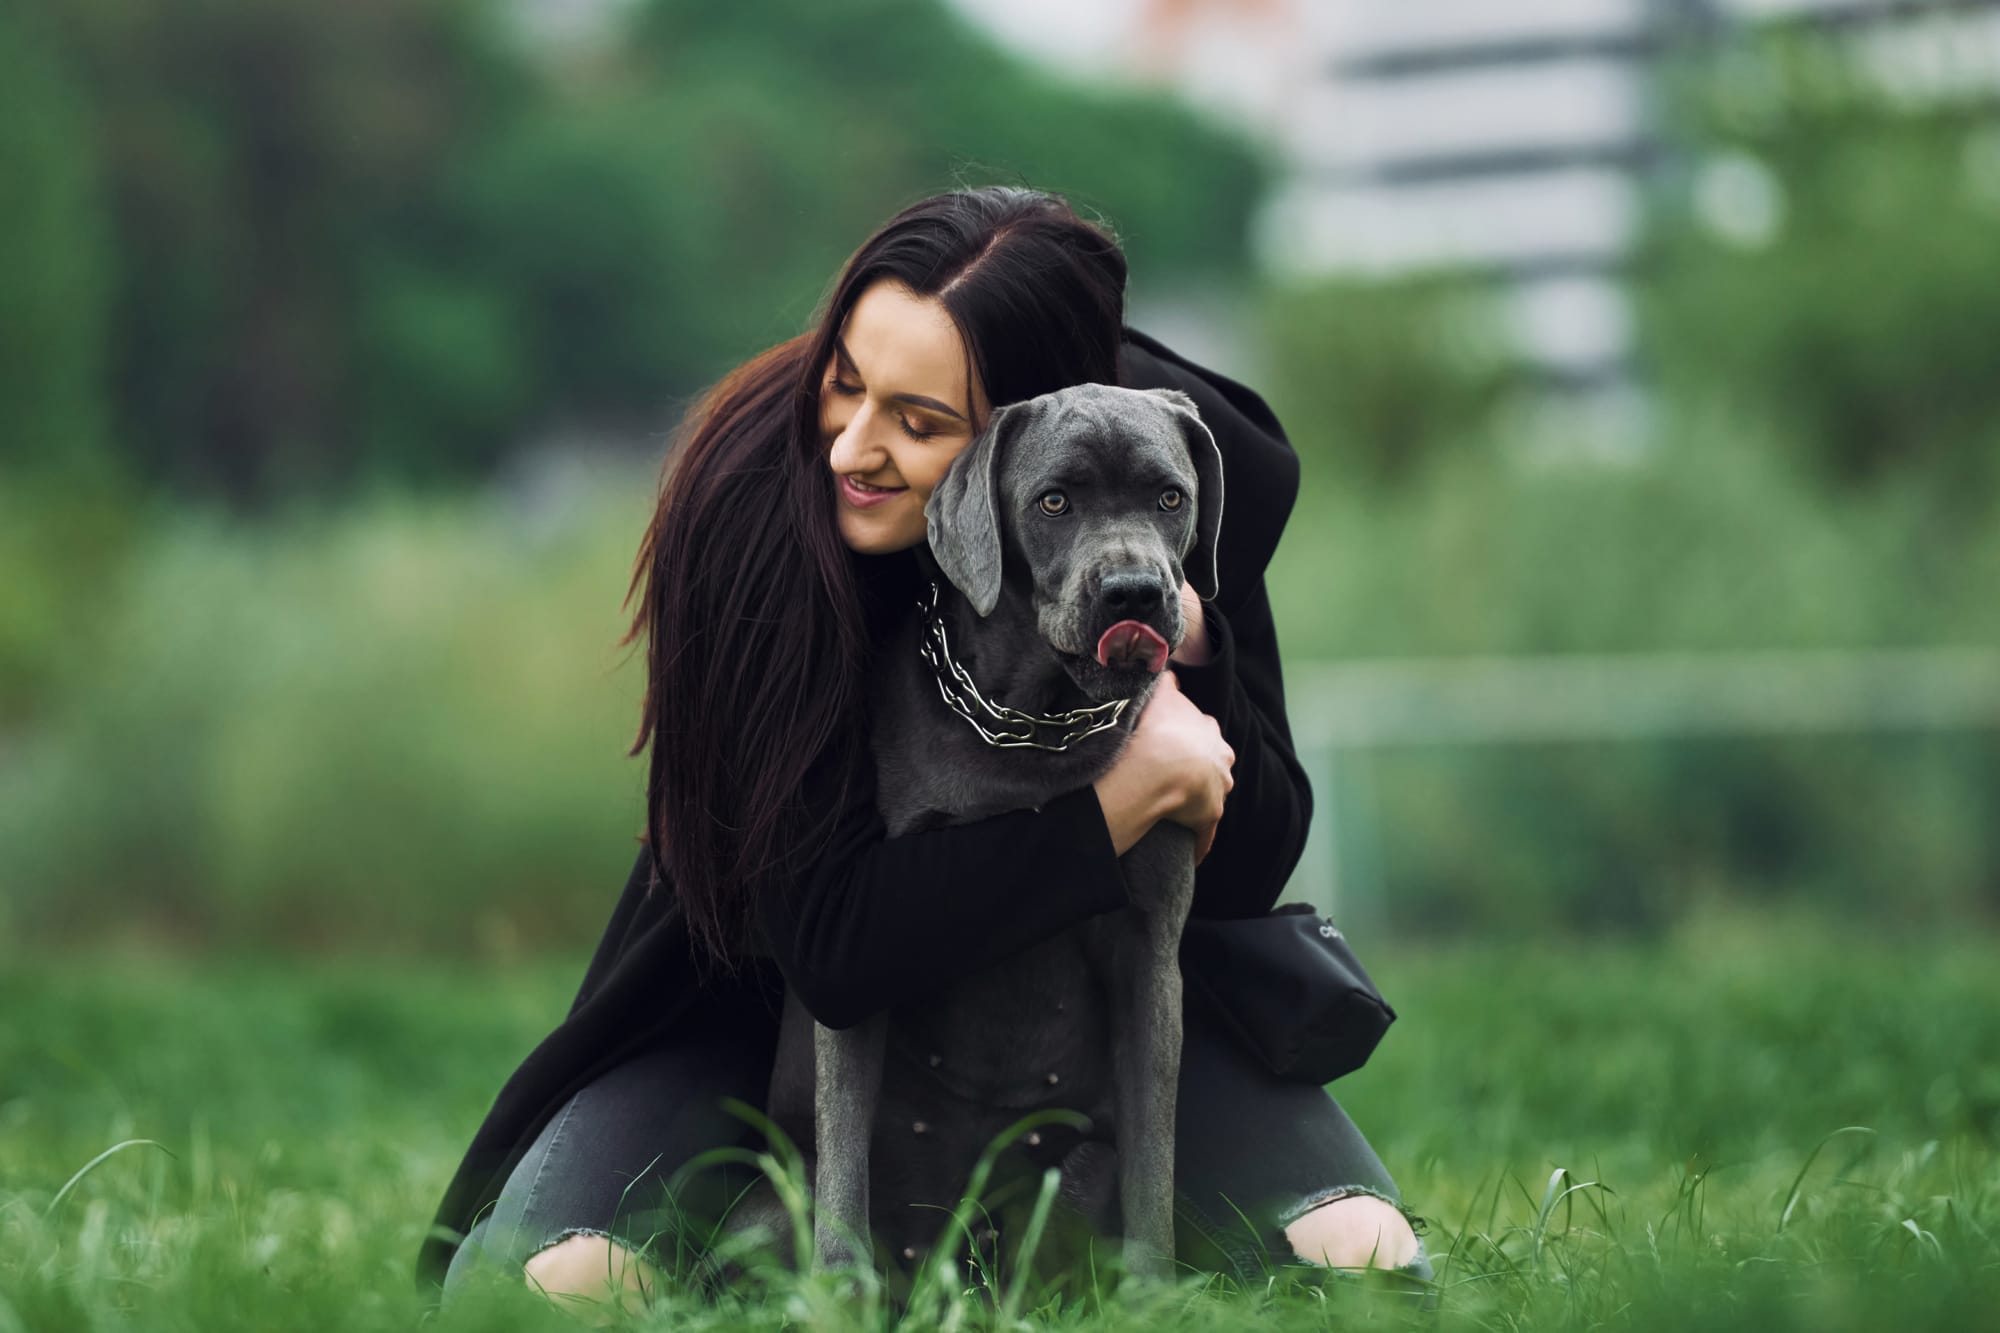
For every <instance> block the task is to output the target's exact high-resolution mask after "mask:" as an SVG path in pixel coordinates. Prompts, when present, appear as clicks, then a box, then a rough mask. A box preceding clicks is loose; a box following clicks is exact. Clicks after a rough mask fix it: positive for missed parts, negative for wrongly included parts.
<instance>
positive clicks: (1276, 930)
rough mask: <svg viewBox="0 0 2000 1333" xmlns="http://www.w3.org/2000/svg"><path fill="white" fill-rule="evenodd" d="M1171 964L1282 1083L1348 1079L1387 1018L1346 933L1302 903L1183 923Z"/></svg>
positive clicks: (1390, 1012) (1391, 1016)
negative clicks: (1176, 961) (1176, 954)
mask: <svg viewBox="0 0 2000 1333" xmlns="http://www.w3.org/2000/svg"><path fill="white" fill-rule="evenodd" d="M1180 958H1181V978H1182V980H1183V981H1184V982H1185V983H1186V985H1187V987H1188V988H1189V989H1190V990H1192V991H1194V992H1196V993H1198V994H1200V995H1203V996H1205V997H1206V998H1207V999H1208V1001H1209V1002H1210V1003H1211V1004H1212V1005H1213V1006H1214V1009H1215V1012H1216V1013H1218V1014H1219V1015H1220V1016H1221V1017H1222V1019H1223V1021H1224V1022H1225V1023H1226V1024H1227V1025H1228V1026H1229V1028H1230V1029H1231V1030H1233V1031H1234V1032H1235V1033H1236V1035H1237V1036H1238V1037H1239V1038H1240V1039H1241V1040H1242V1041H1243V1043H1244V1045H1246V1046H1248V1047H1249V1048H1250V1050H1252V1051H1253V1052H1255V1053H1256V1055H1257V1057H1258V1058H1259V1059H1260V1060H1262V1061H1263V1062H1264V1064H1265V1065H1267V1066H1268V1067H1269V1068H1270V1070H1271V1072H1272V1073H1274V1074H1277V1075H1279V1076H1281V1077H1283V1078H1286V1079H1292V1080H1296V1081H1299V1082H1307V1083H1318V1084H1326V1083H1331V1082H1333V1080H1335V1079H1337V1078H1339V1077H1340V1076H1341V1075H1343V1074H1351V1073H1353V1072H1354V1071H1355V1070H1357V1069H1359V1068H1361V1066H1362V1065H1364V1064H1366V1063H1367V1061H1368V1057H1369V1056H1370V1055H1371V1054H1373V1053H1374V1050H1375V1046H1376V1044H1377V1043H1378V1042H1380V1041H1381V1040H1382V1034H1383V1033H1384V1032H1387V1031H1388V1030H1389V1024H1391V1023H1393V1022H1395V1021H1396V1011H1395V1010H1394V1009H1391V1008H1390V1007H1389V1003H1388V1001H1386V1000H1384V999H1383V998H1382V995H1381V993H1380V992H1379V991H1377V990H1376V989H1375V983H1374V982H1373V981H1371V980H1369V978H1368V973H1367V972H1366V971H1365V970H1364V969H1363V968H1362V966H1361V960H1360V959H1358V958H1356V957H1355V956H1354V951H1353V950H1352V949H1350V948H1348V947H1347V937H1346V936H1344V935H1342V934H1341V933H1340V930H1339V928H1338V927H1336V926H1335V925H1334V924H1333V922H1331V921H1329V920H1326V919H1325V918H1323V917H1321V916H1320V915H1319V914H1318V913H1317V912H1316V911H1314V910H1313V907H1312V905H1311V904H1310V903H1283V904H1281V905H1279V906H1277V907H1274V908H1272V909H1271V911H1270V913H1269V914H1268V915H1266V916H1258V917H1249V918H1246V919H1243V920H1237V921H1218V920H1211V919H1209V918H1206V917H1189V918H1188V921H1187V925H1186V926H1185V927H1184V928H1183V929H1182V931H1181V948H1180Z"/></svg>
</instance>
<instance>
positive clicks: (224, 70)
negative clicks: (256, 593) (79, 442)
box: [30, 0, 525, 497]
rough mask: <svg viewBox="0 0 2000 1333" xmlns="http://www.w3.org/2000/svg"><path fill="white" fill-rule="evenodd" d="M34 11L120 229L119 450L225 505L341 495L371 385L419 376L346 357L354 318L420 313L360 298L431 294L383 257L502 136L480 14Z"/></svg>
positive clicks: (375, 3) (75, 1) (498, 56)
mask: <svg viewBox="0 0 2000 1333" xmlns="http://www.w3.org/2000/svg"><path fill="white" fill-rule="evenodd" d="M30 3H37V4H39V5H40V6H41V7H43V8H44V9H46V10H47V11H48V13H49V15H50V17H51V18H52V19H53V20H54V21H55V23H56V24H58V25H59V28H60V31H61V32H62V33H63V36H64V46H65V49H66V54H67V58H68V61H69V63H70V65H71V68H72V69H73V70H74V71H75V73H76V75H77V76H78V78H79V79H80V81H81V82H82V84H83V85H84V86H85V87H86V88H87V89H88V90H89V94H90V96H91V98H92V101H93V103H94V111H95V113H96V115H95V118H96V128H97V131H98V136H99V143H98V152H99V154H100V156H101V160H102V162H103V164H104V169H105V173H106V176H107V179H108V182H109V185H110V189H111V194H112V199H113V203H114V207H115V209H116V216H117V227H118V241H119V249H120V257H121V259H122V261H123V262H122V271H121V273H120V274H119V282H120V285H119V291H118V296H117V303H116V311H117V318H116V320H115V321H114V324H113V330H112V337H111V347H110V363H111V366H112V375H113V381H112V382H113V390H114V403H115V409H116V415H117V423H116V425H117V437H118V439H119V442H120V445H121V447H122V448H123V449H125V450H127V451H129V452H130V453H131V454H133V455H134V456H136V457H137V458H139V459H140V460H141V461H142V462H143V464H144V465H145V466H146V468H147V470H148V471H150V472H152V473H153V474H155V475H159V476H164V477H170V478H173V479H174V480H175V481H177V482H180V483H182V484H184V485H185V486H187V487H189V488H192V489H197V490H203V491H213V492H221V493H224V494H228V495H231V496H235V497H250V496H256V495H263V494H268V493H271V492H273V491H277V490H281V489H289V488H298V487H304V486H307V485H311V484H316V483H320V482H325V481H328V480H333V479H340V478H344V477H346V476H347V475H349V474H350V473H351V471H352V470H353V450H352V440H353V437H354V432H355V431H356V430H357V428H358V427H360V426H361V425H362V424H364V423H365V422H366V420H367V415H366V404H367V402H368V395H366V394H365V393H357V380H358V379H360V378H361V376H362V374H363V372H364V370H368V371H374V370H381V369H383V367H382V365H381V362H382V361H383V360H384V359H385V358H387V359H389V360H390V361H391V365H390V367H389V369H391V370H401V371H403V372H405V373H404V378H405V380H407V381H418V380H425V379H427V378H428V377H429V374H428V373H429V371H430V369H431V367H429V366H428V365H417V366H408V365H398V364H396V363H395V362H394V358H395V357H396V356H397V355H398V354H399V353H400V354H402V355H403V356H404V357H405V358H407V357H408V356H409V355H410V354H411V352H412V347H411V340H409V339H407V338H406V339H403V340H401V341H400V342H398V341H396V340H394V339H391V340H390V342H389V347H388V350H387V351H386V352H383V353H380V354H377V355H375V356H373V357H371V358H370V359H368V360H366V361H364V360H363V359H362V358H360V357H359V356H358V355H357V352H358V346H357V344H359V343H360V342H361V341H362V335H363V333H364V331H365V332H367V333H370V334H372V333H375V332H376V331H377V330H376V328H374V327H371V321H369V320H365V319H363V318H362V317H361V314H362V312H363V311H367V310H370V309H371V308H372V307H373V306H374V305H375V304H376V303H377V302H382V303H386V304H388V305H389V306H391V307H392V308H395V309H403V308H405V307H407V305H409V304H411V303H412V301H410V300H405V301H402V302H400V303H399V302H398V301H397V299H396V298H394V297H384V296H382V295H381V294H380V292H379V290H371V288H370V282H371V281H375V282H380V281H382V280H384V279H391V280H393V279H405V280H410V281H412V282H413V284H414V285H415V286H417V288H418V290H419V293H420V295H419V296H418V297H416V298H414V302H415V303H418V304H421V301H422V298H423V296H424V295H429V294H430V293H431V292H433V291H434V290H435V284H432V285H431V286H429V287H426V286H425V285H424V283H423V277H424V276H425V275H423V274H422V273H421V272H418V271H416V270H420V269H421V265H417V264H406V265H401V266H399V265H396V264H393V263H390V262H388V261H387V256H386V255H385V252H388V254H391V255H392V254H394V252H396V251H397V250H399V249H400V248H401V247H402V246H403V244H404V242H405V238H406V237H410V236H416V235H421V234H422V232H423V230H424V228H425V226H426V224H427V223H429V222H430V221H431V215H432V214H433V213H434V212H435V210H436V204H435V202H434V198H435V195H436V192H437V186H438V181H439V179H440V177H441V176H442V174H443V168H444V167H445V165H446V164H447V163H449V162H450V161H451V160H452V159H453V158H455V157H456V156H458V155H460V154H462V153H464V152H465V151H466V150H467V148H468V146H469V145H470V144H472V143H474V142H476V141H478V140H479V139H481V138H482V137H486V136H490V135H492V134H493V133H496V132H497V131H498V129H499V126H500V123H501V122H502V120H503V119H504V118H505V116H506V114H507V113H508V111H509V110H510V109H512V108H513V107H515V106H517V105H518V103H519V100H520V92H521V90H522V88H523V87H524V84H525V80H524V77H523V75H522V74H521V73H520V72H519V71H518V70H515V69H513V68H511V67H510V64H509V59H508V58H507V57H505V56H504V55H503V54H502V52H501V48H500V46H499V45H498V43H497V42H496V41H495V40H494V38H493V34H492V33H491V31H490V30H489V28H490V25H489V24H488V23H487V21H486V14H485V11H486V10H487V9H488V8H489V7H488V6H484V5H480V4H475V3H471V2H470V0H351V2H350V3H344V4H339V5H321V4H315V3H311V0H188V2H187V3H182V4H177V5H173V6H148V5H128V4H125V3H123V0H61V3H57V2H56V0H30ZM418 350H419V351H420V354H423V355H429V354H431V352H432V349H430V348H428V347H425V348H422V349H418ZM447 355H449V353H447ZM452 387H453V386H452V385H451V383H450V382H449V380H448V378H447V385H446V387H445V389H443V390H442V391H437V390H434V391H433V395H432V396H433V397H435V396H436V395H437V393H438V392H443V393H447V394H448V393H450V392H451V389H452ZM419 406H420V408H422V407H427V406H429V404H428V403H420V404H419ZM486 424H489V425H493V426H497V425H498V424H499V423H498V420H497V419H494V420H490V421H488V422H487V423H486ZM444 443H445V447H446V448H450V447H451V445H452V444H455V443H459V442H457V441H446V442H444Z"/></svg>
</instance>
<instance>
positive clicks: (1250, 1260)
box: [444, 998, 1432, 1302]
mask: <svg viewBox="0 0 2000 1333" xmlns="http://www.w3.org/2000/svg"><path fill="white" fill-rule="evenodd" d="M770 1073H771V1071H770V1065H769V1054H768V1052H766V1051H763V1050H760V1049H754V1048H746V1047H744V1046H743V1045H741V1044H740V1043H736V1042H733V1041H731V1040H729V1039H727V1038H725V1037H723V1036H721V1035H710V1036H707V1037H704V1036H703V1035H701V1030H700V1028H699V1026H698V1025H697V1030H696V1033H695V1035H693V1036H692V1037H691V1038H687V1039H684V1040H678V1041H676V1043H675V1044H674V1045H672V1046H668V1047H660V1048H656V1049H652V1050H648V1051H646V1052H644V1053H642V1054H640V1055H639V1056H636V1057H635V1058H633V1059H631V1060H629V1061H627V1062H625V1063H624V1064H621V1065H618V1066H617V1067H615V1068H613V1069H611V1070H610V1071H609V1072H607V1073H605V1074H604V1075H603V1076H601V1077H599V1078H598V1079H596V1080H595V1081H594V1082H592V1083H590V1084H589V1085H587V1086H586V1087H584V1088H583V1089H582V1090H581V1091H579V1092H578V1093H577V1094H576V1095H575V1096H574V1097H572V1098H571V1099H570V1100H569V1102H568V1103H567V1104H566V1105H564V1106H563V1108H562V1109H561V1110H560V1111H558V1112H557V1113H556V1114H555V1116H554V1117H553V1118H552V1119H551V1120H550V1121H549V1122H548V1124H547V1125H545V1126H544V1127H543V1129H542V1132H541V1134H540V1135H539V1136H538V1137H537V1138H536V1140H535V1142H534V1144H533V1145H532V1146H531V1147H530V1148H529V1150H528V1152H527V1154H526V1155H525V1156H523V1157H522V1159H521V1161H520V1163H519V1165H517V1166H516V1167H515V1168H514V1171H513V1173H512V1174H511V1175H510V1176H509V1177H508V1178H507V1181H506V1183H505V1185H504V1186H503V1188H502V1189H501V1192H500V1196H499V1199H498V1201H497V1203H496V1204H495V1205H494V1207H493V1208H492V1210H491V1211H490V1212H489V1213H487V1214H486V1215H485V1216H484V1217H482V1218H481V1219H479V1221H478V1222H477V1223H475V1225H474V1226H473V1228H472V1231H471V1234H470V1235H469V1236H468V1237H467V1238H466V1240H465V1242H464V1243H463V1244H462V1245H461V1246H460V1247H459V1250H458V1253H457V1254H456V1256H454V1258H453V1259H452V1262H451V1267H450V1269H449V1270H448V1272H447V1273H446V1276H445V1283H444V1299H445V1300H446V1301H447V1302H449V1301H450V1299H451V1296H452V1294H453V1292H454V1290H455V1289H456V1288H457V1287H458V1286H459V1285H460V1284H461V1283H462V1282H463V1281H464V1279H465V1277H466V1275H467V1274H468V1273H469V1272H471V1271H472V1270H473V1269H474V1268H475V1267H477V1266H479V1265H482V1264H499V1265H501V1266H503V1268H505V1269H511V1270H513V1271H515V1272H518V1271H519V1268H520V1266H521V1265H522V1263H523V1262H524V1261H525V1260H526V1259H527V1258H528V1257H529V1256H531V1255H533V1254H534V1253H535V1252H537V1251H538V1250H541V1249H543V1248H545V1247H547V1246H549V1245H553V1244H555V1243H556V1242H558V1241H561V1240H564V1239H567V1238H568V1237H570V1236H573V1235H578V1234H591V1235H602V1236H608V1237H611V1238H613V1239H616V1240H618V1241H620V1242H621V1243H623V1244H624V1245H626V1246H627V1247H629V1248H631V1249H633V1250H636V1251H639V1252H642V1253H645V1254H646V1255H647V1257H648V1258H649V1259H650V1260H652V1261H653V1262H655V1263H658V1264H660V1265H661V1266H663V1267H664V1268H666V1269H668V1270H669V1271H674V1270H675V1269H676V1268H678V1267H679V1266H680V1265H679V1264H678V1263H677V1258H681V1257H686V1256H687V1255H689V1254H692V1253H693V1252H696V1251H698V1250H699V1249H700V1246H701V1244H702V1242H703V1241H704V1240H705V1239H706V1238H707V1237H708V1235H709V1229H710V1228H711V1227H712V1226H713V1225H714V1224H715V1223H716V1222H717V1221H718V1220H719V1219H721V1218H722V1216H723V1215H724V1214H725V1213H726V1212H727V1210H728V1208H729V1206H730V1204H731V1203H732V1202H733V1201H734V1200H735V1199H736V1198H737V1197H738V1195H739V1194H740V1193H741V1191H742V1190H743V1189H744V1187H745V1186H746V1185H747V1184H748V1183H750V1181H751V1180H753V1179H754V1175H753V1174H752V1173H751V1172H750V1171H749V1170H748V1168H745V1167H741V1166H738V1165H735V1164H723V1165H720V1166H715V1167H711V1168H709V1169H706V1170H703V1171H699V1172H696V1173H694V1174H692V1175H691V1176H690V1178H689V1179H688V1180H687V1181H685V1182H683V1184H682V1186H681V1189H680V1191H679V1193H678V1194H677V1195H674V1196H671V1197H670V1196H669V1195H668V1193H667V1189H666V1186H667V1181H668V1178H669V1177H670V1176H672V1175H673V1173H674V1171H675V1169H676V1168H677V1167H679V1166H680V1165H681V1164H682V1163H683V1162H685V1161H687V1160H688V1159H689V1158H691V1157H693V1156H694V1155H695V1154H697V1153H699V1152H702V1151H704V1150H706V1149H709V1148H715V1147H720V1146H724V1145H731V1144H737V1145H742V1146H748V1147H761V1146H762V1143H761V1136H760V1135H759V1134H758V1133H757V1132H756V1131H754V1130H753V1129H751V1128H750V1126H748V1125H747V1124H745V1123H744V1122H743V1121H741V1120H739V1119H737V1118H735V1117H734V1116H731V1115H729V1114H728V1113H727V1112H725V1111H724V1110H723V1109H722V1108H721V1105H720V1103H721V1100H722V1099H723V1098H725V1097H734V1098H737V1099H739V1100H741V1101H744V1102H747V1103H749V1104H750V1105H752V1106H762V1105H763V1104H764V1098H765V1095H766V1090H767V1088H766V1085H767V1084H768V1082H769V1080H770ZM1352 1194H1367V1195H1372V1196H1374V1197H1376V1198H1380V1199H1383V1200H1385V1201H1386V1202H1389V1203H1391V1204H1394V1205H1395V1206H1396V1207H1397V1208H1398V1210H1399V1211H1401V1212H1402V1213H1403V1215H1404V1217H1405V1218H1407V1219H1408V1220H1409V1221H1410V1224H1411V1226H1412V1228H1413V1229H1414V1230H1416V1231H1417V1232H1418V1234H1419V1237H1420V1238H1419V1240H1418V1251H1417V1256H1416V1258H1415V1259H1414V1260H1413V1261H1412V1262H1411V1263H1409V1264H1408V1265H1406V1266H1405V1267H1404V1268H1403V1269H1402V1270H1400V1271H1401V1272H1402V1273H1404V1274H1406V1275H1407V1276H1409V1277H1411V1278H1415V1279H1418V1280H1420V1281H1423V1282H1428V1281H1429V1280H1430V1279H1431V1276H1432V1274H1431V1265H1430V1261H1429V1259H1428V1257H1427V1256H1426V1255H1425V1254H1424V1252H1423V1242H1422V1240H1421V1235H1422V1232H1423V1229H1424V1222H1423V1219H1422V1218H1420V1217H1418V1216H1417V1215H1416V1214H1414V1213H1412V1212H1410V1211H1409V1210H1408V1209H1405V1208H1403V1206H1402V1204H1401V1202H1400V1200H1399V1196H1398V1195H1397V1192H1396V1186H1395V1183H1394V1182H1393V1181H1392V1180H1391V1179H1390V1178H1389V1173H1388V1171H1387V1170H1386V1169H1384V1167H1383V1165H1382V1162H1381V1159H1380V1158H1378V1157H1377V1156H1376V1155H1375V1152H1374V1150H1373V1149H1372V1148H1370V1147H1369V1146H1368V1141H1367V1140H1366V1139H1365V1138H1363V1137H1362V1135H1361V1131H1360V1130H1358V1129H1357V1128H1355V1125H1354V1122H1353V1121H1352V1120H1350V1119H1348V1117H1347V1114H1346V1112H1344V1111H1342V1110H1341V1109H1340V1106H1339V1105H1338V1104H1337V1103H1336V1102H1335V1101H1334V1100H1333V1098H1332V1097H1331V1096H1329V1095H1328V1094H1327V1092H1326V1091H1325V1090H1324V1089H1322V1088H1318V1087H1315V1086H1312V1085H1311V1084H1306V1083H1294V1082H1287V1081H1285V1080H1282V1079H1278V1078H1275V1077H1273V1076H1272V1075H1271V1073H1270V1072H1269V1071H1268V1070H1266V1069H1265V1068H1264V1067H1263V1066H1262V1065H1260V1064H1258V1063H1257V1062H1256V1060H1255V1057H1253V1056H1252V1055H1251V1054H1250V1053H1249V1052H1247V1051H1245V1050H1243V1049H1242V1047H1241V1045H1240V1043H1238V1042H1237V1041H1236V1040H1235V1039H1234V1038H1233V1037H1231V1036H1230V1035H1229V1034H1228V1032H1227V1031H1226V1030H1225V1029H1223V1028H1222V1027H1221V1026H1220V1025H1219V1024H1218V1023H1217V1021H1216V1020H1215V1019H1214V1017H1213V1016H1211V1015H1210V1014H1209V1012H1208V1011H1207V1008H1206V1002H1205V1001H1202V1000H1200V999H1198V998H1190V999H1189V1001H1188V1002H1187V1009H1186V1024H1185V1029H1184V1036H1183V1045H1182V1051H1181V1073H1180V1082H1179V1100H1178V1104H1177V1108H1176V1128H1175V1143H1174V1196H1175V1209H1174V1211H1175V1248H1176V1254H1177V1257H1178V1259H1179V1260H1180V1261H1181V1262H1182V1263H1184V1264H1191V1265H1193V1266H1195V1267H1197V1268H1201V1269H1207V1270H1210V1271H1220V1272H1225V1273H1230V1274H1233V1275H1234V1276H1236V1277H1237V1278H1238V1279H1239V1280H1242V1281H1245V1282H1246V1283H1247V1282H1250V1281H1253V1280H1258V1281H1260V1280H1261V1279H1262V1277H1263V1275H1264V1273H1265V1270H1266V1269H1267V1268H1275V1267H1277V1266H1279V1265H1282V1264H1286V1263H1296V1262H1297V1257H1296V1256H1295V1255H1294V1254H1293V1251H1292V1248H1291V1245H1290V1244H1289V1242H1288V1241H1287V1240H1286V1238H1285V1234H1284V1228H1285V1226H1286V1224H1288V1223H1290V1222H1291V1221H1293V1220H1294V1219H1296V1218H1298V1217H1300V1216H1302V1215H1303V1214H1305V1213H1307V1212H1310V1211H1311V1210H1312V1209H1314V1208H1317V1207H1318V1206H1320V1205H1321V1204H1323V1203H1328V1202H1331V1201H1332V1200H1334V1199H1338V1198H1342V1197H1344V1196H1347V1195H1352ZM1239 1213H1240V1216H1239ZM1245 1219H1247V1220H1248V1221H1247V1225H1246V1221H1245ZM677 1250H678V1251H679V1252H680V1253H679V1255H677Z"/></svg>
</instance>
